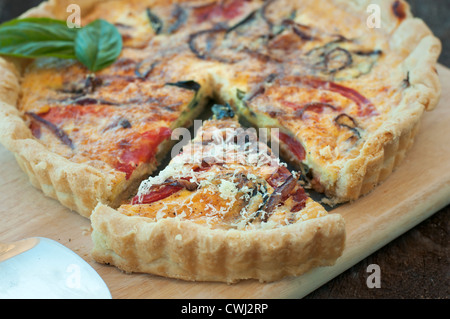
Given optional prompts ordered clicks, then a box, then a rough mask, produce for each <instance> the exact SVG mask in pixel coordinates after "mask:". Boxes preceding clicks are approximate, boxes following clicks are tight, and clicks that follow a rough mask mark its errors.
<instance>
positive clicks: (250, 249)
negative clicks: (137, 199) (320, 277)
mask: <svg viewBox="0 0 450 319" xmlns="http://www.w3.org/2000/svg"><path fill="white" fill-rule="evenodd" d="M91 221H92V226H93V228H94V231H93V233H92V237H93V241H94V243H95V244H94V248H93V251H92V256H93V257H94V258H95V260H97V261H99V262H102V263H106V264H113V265H115V266H117V267H118V268H120V269H122V270H123V271H125V272H130V273H131V272H145V273H151V274H156V275H161V276H166V277H171V278H178V279H184V280H190V281H221V282H228V283H232V282H236V281H239V280H242V279H258V280H260V281H264V282H270V281H275V280H278V279H281V278H283V277H286V276H298V275H300V274H302V273H305V272H306V271H308V270H310V269H311V268H313V267H318V266H329V265H332V264H334V262H335V261H336V259H337V258H338V257H339V256H340V255H341V253H342V250H343V248H344V244H345V224H344V220H343V218H342V217H341V216H340V215H336V214H330V215H327V216H325V217H321V218H317V219H311V220H308V221H305V222H299V223H296V224H292V225H289V226H285V227H280V228H276V229H272V230H253V231H240V230H224V229H210V228H207V227H205V226H203V225H199V224H196V223H192V222H189V221H181V220H179V219H176V218H166V219H162V220H160V221H158V222H153V221H151V220H150V219H148V218H145V217H137V216H133V217H130V216H125V215H123V214H121V213H119V212H118V211H116V210H114V209H112V208H110V207H107V206H105V205H102V204H99V205H98V206H97V207H96V209H95V211H94V213H93V215H92V219H91Z"/></svg>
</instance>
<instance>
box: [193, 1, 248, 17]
mask: <svg viewBox="0 0 450 319" xmlns="http://www.w3.org/2000/svg"><path fill="white" fill-rule="evenodd" d="M244 2H245V1H243V0H231V1H220V2H219V3H216V2H214V3H212V4H207V5H204V6H200V7H197V8H195V9H194V15H195V17H196V20H197V23H202V22H205V21H207V20H209V19H211V18H214V17H219V18H225V19H227V20H230V19H233V18H236V17H237V16H238V15H239V14H241V8H242V5H243V4H244Z"/></svg>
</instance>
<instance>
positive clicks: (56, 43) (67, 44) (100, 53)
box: [0, 18, 122, 72]
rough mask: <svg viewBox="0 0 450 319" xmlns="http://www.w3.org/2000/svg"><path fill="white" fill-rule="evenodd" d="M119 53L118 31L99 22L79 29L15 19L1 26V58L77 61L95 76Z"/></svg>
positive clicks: (51, 21)
mask: <svg viewBox="0 0 450 319" xmlns="http://www.w3.org/2000/svg"><path fill="white" fill-rule="evenodd" d="M121 51H122V37H121V35H120V33H119V31H118V30H117V28H116V27H115V26H114V25H112V24H111V23H109V22H107V21H105V20H101V19H99V20H95V21H93V22H91V23H89V24H88V25H86V26H84V27H82V28H69V27H67V24H66V21H62V20H55V19H50V18H25V19H14V20H11V21H8V22H5V23H3V24H1V25H0V55H7V56H15V57H23V58H41V57H56V58H62V59H76V60H78V61H79V62H81V63H82V64H83V65H85V66H86V67H87V68H88V69H89V70H90V71H92V72H96V71H99V70H101V69H103V68H105V67H107V66H109V65H111V64H112V63H114V61H115V60H116V59H117V57H118V56H119V55H120V53H121Z"/></svg>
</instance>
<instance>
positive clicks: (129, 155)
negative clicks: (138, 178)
mask: <svg viewBox="0 0 450 319" xmlns="http://www.w3.org/2000/svg"><path fill="white" fill-rule="evenodd" d="M171 134H172V131H171V130H170V129H169V128H167V127H160V128H158V129H156V130H153V131H147V132H144V133H142V134H136V135H135V137H134V138H132V139H129V140H123V141H119V143H118V146H119V148H120V152H119V153H121V154H120V156H119V160H118V162H117V163H116V165H115V168H116V169H117V170H119V171H121V172H124V173H126V178H127V179H128V178H130V176H131V174H132V173H133V172H134V170H135V169H136V168H137V167H138V166H139V164H141V163H148V162H150V161H151V160H152V159H153V158H154V156H155V154H156V149H157V148H158V146H159V144H161V143H162V142H163V141H164V140H166V139H167V138H169V137H170V136H171Z"/></svg>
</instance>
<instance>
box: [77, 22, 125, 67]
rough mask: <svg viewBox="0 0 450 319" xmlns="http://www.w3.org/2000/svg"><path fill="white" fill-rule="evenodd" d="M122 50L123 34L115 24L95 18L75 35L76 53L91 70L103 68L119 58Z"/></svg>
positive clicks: (79, 59)
mask: <svg viewBox="0 0 450 319" xmlns="http://www.w3.org/2000/svg"><path fill="white" fill-rule="evenodd" d="M121 51H122V36H121V35H120V33H119V31H118V30H117V29H116V27H115V26H114V25H112V24H111V23H109V22H107V21H105V20H101V19H99V20H95V21H94V22H91V23H90V24H88V25H86V26H85V27H83V28H81V29H78V32H77V34H76V37H75V55H76V57H77V59H78V61H80V62H81V63H83V64H84V65H85V66H86V67H87V68H88V69H89V70H91V71H93V72H95V71H98V70H101V69H103V68H105V67H107V66H109V65H111V64H112V63H114V61H115V60H116V59H117V57H118V56H119V55H120V53H121Z"/></svg>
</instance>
